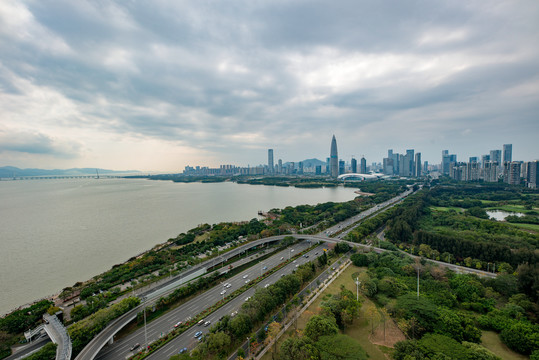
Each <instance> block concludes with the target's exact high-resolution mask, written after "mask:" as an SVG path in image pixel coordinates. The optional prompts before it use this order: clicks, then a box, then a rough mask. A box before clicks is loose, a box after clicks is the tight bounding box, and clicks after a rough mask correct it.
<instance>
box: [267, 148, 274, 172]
mask: <svg viewBox="0 0 539 360" xmlns="http://www.w3.org/2000/svg"><path fill="white" fill-rule="evenodd" d="M268 171H269V173H270V174H273V172H274V168H273V149H268Z"/></svg>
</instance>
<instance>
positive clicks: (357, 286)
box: [356, 277, 361, 301]
mask: <svg viewBox="0 0 539 360" xmlns="http://www.w3.org/2000/svg"><path fill="white" fill-rule="evenodd" d="M359 285H361V281H359V277H356V301H359Z"/></svg>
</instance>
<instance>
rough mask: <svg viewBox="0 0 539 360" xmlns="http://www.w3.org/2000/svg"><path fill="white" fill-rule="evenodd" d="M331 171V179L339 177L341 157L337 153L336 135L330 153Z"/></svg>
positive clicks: (332, 140)
mask: <svg viewBox="0 0 539 360" xmlns="http://www.w3.org/2000/svg"><path fill="white" fill-rule="evenodd" d="M329 171H330V172H331V177H334V178H336V177H337V176H339V155H338V153H337V140H335V135H333V138H332V139H331V150H330V152H329Z"/></svg>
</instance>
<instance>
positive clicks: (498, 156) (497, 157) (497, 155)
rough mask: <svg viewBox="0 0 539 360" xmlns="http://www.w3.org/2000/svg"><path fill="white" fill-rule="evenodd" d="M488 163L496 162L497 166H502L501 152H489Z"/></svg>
mask: <svg viewBox="0 0 539 360" xmlns="http://www.w3.org/2000/svg"><path fill="white" fill-rule="evenodd" d="M490 161H492V162H494V161H495V162H497V163H498V166H500V165H501V164H502V151H501V150H490Z"/></svg>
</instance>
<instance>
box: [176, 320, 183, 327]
mask: <svg viewBox="0 0 539 360" xmlns="http://www.w3.org/2000/svg"><path fill="white" fill-rule="evenodd" d="M181 324H183V321H178V322H177V323H176V324H174V327H175V328H177V327H178V326H180V325H181Z"/></svg>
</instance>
